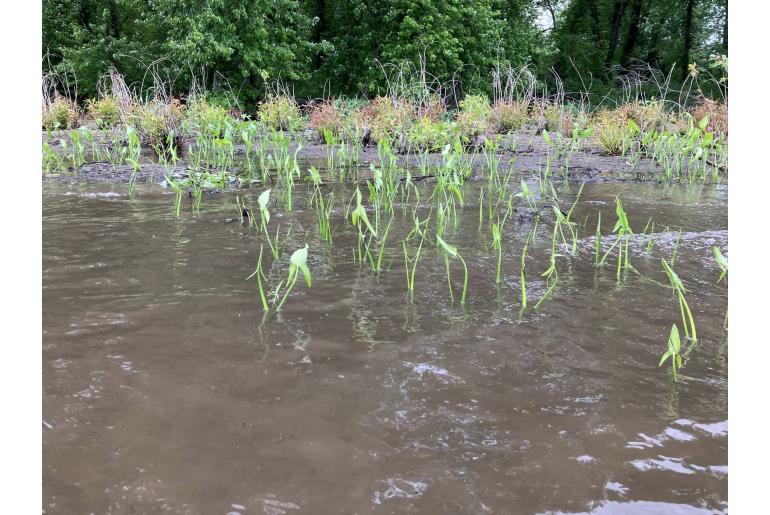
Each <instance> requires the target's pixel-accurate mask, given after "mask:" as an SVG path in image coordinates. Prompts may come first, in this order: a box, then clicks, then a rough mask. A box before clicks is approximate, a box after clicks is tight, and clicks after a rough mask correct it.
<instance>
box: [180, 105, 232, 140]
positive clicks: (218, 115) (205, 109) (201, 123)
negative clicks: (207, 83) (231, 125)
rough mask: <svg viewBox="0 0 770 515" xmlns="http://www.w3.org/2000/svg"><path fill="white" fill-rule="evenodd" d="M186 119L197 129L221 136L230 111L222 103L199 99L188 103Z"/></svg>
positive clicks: (229, 117)
mask: <svg viewBox="0 0 770 515" xmlns="http://www.w3.org/2000/svg"><path fill="white" fill-rule="evenodd" d="M187 120H188V122H190V124H191V125H192V126H193V127H195V128H196V129H198V130H199V131H201V132H205V133H206V134H209V135H211V136H216V137H221V136H222V134H223V133H224V130H225V127H226V126H227V124H228V122H229V121H230V120H231V113H230V112H229V110H228V109H227V108H225V107H224V106H222V105H219V104H216V103H212V102H210V101H208V100H206V99H200V100H195V101H194V102H192V103H190V104H188V106H187Z"/></svg>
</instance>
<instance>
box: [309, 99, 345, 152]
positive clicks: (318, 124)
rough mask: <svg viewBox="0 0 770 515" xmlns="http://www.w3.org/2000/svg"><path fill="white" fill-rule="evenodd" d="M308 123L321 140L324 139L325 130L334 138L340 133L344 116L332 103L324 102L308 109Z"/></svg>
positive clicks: (343, 123)
mask: <svg viewBox="0 0 770 515" xmlns="http://www.w3.org/2000/svg"><path fill="white" fill-rule="evenodd" d="M310 125H311V127H313V131H314V132H315V133H316V135H317V136H318V137H319V138H320V139H321V140H324V138H325V134H326V133H327V132H328V133H329V134H330V135H332V136H334V137H335V138H336V137H338V136H341V135H342V130H343V128H344V127H345V117H344V116H343V114H342V111H340V110H339V109H337V106H336V105H335V104H334V103H332V102H324V103H322V104H318V105H315V106H313V108H312V110H311V111H310ZM326 143H329V142H328V141H327V142H326Z"/></svg>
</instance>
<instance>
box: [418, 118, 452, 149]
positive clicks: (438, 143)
mask: <svg viewBox="0 0 770 515" xmlns="http://www.w3.org/2000/svg"><path fill="white" fill-rule="evenodd" d="M453 128H454V127H453V124H452V123H451V122H445V121H433V120H431V118H430V117H429V116H424V117H423V118H421V119H420V121H419V122H417V123H416V124H414V125H413V126H412V127H411V128H410V129H409V133H408V134H407V141H408V142H409V145H410V146H411V147H412V148H413V149H415V150H427V151H428V152H438V151H440V150H441V149H443V148H444V146H445V145H447V144H448V143H450V142H451V141H452V136H453Z"/></svg>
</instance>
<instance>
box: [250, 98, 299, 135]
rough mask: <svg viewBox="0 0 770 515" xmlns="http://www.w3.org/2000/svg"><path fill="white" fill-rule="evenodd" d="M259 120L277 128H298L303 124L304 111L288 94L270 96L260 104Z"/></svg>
mask: <svg viewBox="0 0 770 515" xmlns="http://www.w3.org/2000/svg"><path fill="white" fill-rule="evenodd" d="M258 114H259V120H260V121H261V122H262V123H264V124H265V125H266V126H268V127H271V128H273V129H276V130H297V129H299V128H300V127H301V126H302V112H301V111H300V110H299V106H298V105H297V102H296V101H295V100H294V99H293V98H291V97H288V96H275V95H273V96H270V97H268V99H267V100H265V101H264V102H262V103H261V104H260V105H259V109H258Z"/></svg>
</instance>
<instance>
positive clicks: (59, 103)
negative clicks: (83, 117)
mask: <svg viewBox="0 0 770 515" xmlns="http://www.w3.org/2000/svg"><path fill="white" fill-rule="evenodd" d="M78 115H79V109H78V106H77V104H76V103H75V102H73V101H72V100H70V99H68V98H66V97H63V96H61V95H59V94H56V96H55V97H54V98H53V100H51V101H50V102H47V103H46V104H44V105H43V128H45V129H46V130H56V129H71V128H72V127H74V126H75V123H76V122H77V119H78Z"/></svg>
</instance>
